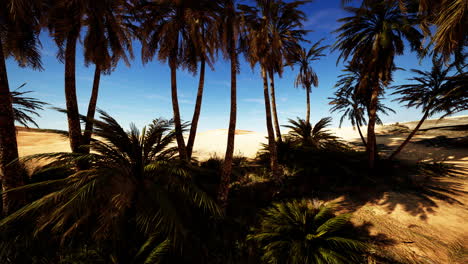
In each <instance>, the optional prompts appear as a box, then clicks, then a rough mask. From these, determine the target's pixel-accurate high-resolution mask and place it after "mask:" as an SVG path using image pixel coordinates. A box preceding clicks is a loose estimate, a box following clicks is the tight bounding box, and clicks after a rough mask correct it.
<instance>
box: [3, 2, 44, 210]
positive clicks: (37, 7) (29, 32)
mask: <svg viewBox="0 0 468 264" xmlns="http://www.w3.org/2000/svg"><path fill="white" fill-rule="evenodd" d="M25 6H27V8H25ZM40 18H41V4H40V3H39V2H38V1H20V0H18V1H11V0H6V1H2V2H1V3H0V157H1V158H0V173H2V175H3V176H2V190H3V191H6V190H8V189H10V188H15V187H18V186H21V185H23V179H22V176H21V175H20V172H19V169H18V167H17V165H15V164H10V163H11V162H12V161H14V160H16V159H18V145H17V141H16V128H15V112H14V110H13V105H12V97H11V93H10V87H9V83H8V76H7V69H6V64H5V60H6V59H7V58H8V57H10V56H12V57H13V58H14V59H15V60H16V61H17V62H18V64H19V65H20V66H21V67H32V68H33V69H42V65H41V60H40V54H39V51H38V46H39V39H38V34H39V29H40V27H39V20H40ZM2 197H3V199H2V201H3V213H5V214H9V213H10V212H12V211H13V210H14V209H15V208H16V207H17V205H18V204H19V203H21V195H17V194H5V195H3V196H2Z"/></svg>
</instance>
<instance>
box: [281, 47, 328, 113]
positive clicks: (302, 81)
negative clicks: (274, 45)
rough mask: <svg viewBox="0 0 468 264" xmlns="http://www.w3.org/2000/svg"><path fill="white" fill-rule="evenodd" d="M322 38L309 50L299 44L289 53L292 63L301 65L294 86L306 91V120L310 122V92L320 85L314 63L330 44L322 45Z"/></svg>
mask: <svg viewBox="0 0 468 264" xmlns="http://www.w3.org/2000/svg"><path fill="white" fill-rule="evenodd" d="M321 42H322V40H320V41H318V42H316V43H315V44H314V45H312V47H310V49H309V50H308V51H307V50H306V49H305V48H302V47H300V46H299V45H298V46H297V47H296V48H295V49H294V50H293V52H291V54H290V55H289V58H288V60H289V63H290V64H291V65H297V66H299V73H298V74H297V76H296V81H295V82H294V86H295V87H296V88H297V87H299V86H301V87H302V88H303V89H304V90H305V91H306V102H307V108H306V119H305V120H306V122H310V93H311V92H312V86H315V87H318V76H317V74H316V73H315V71H314V69H313V68H312V65H311V64H312V63H313V62H314V61H316V60H319V59H320V57H322V56H325V54H323V53H322V52H323V51H324V50H325V49H326V48H327V47H328V46H320V43H321Z"/></svg>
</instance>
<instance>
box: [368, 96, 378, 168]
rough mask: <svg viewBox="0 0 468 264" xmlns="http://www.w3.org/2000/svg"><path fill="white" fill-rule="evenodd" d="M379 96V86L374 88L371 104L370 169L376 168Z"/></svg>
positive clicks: (369, 125) (369, 129)
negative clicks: (376, 129) (376, 126)
mask: <svg viewBox="0 0 468 264" xmlns="http://www.w3.org/2000/svg"><path fill="white" fill-rule="evenodd" d="M378 96H379V89H378V87H374V89H372V95H371V99H370V104H369V114H368V115H369V124H368V126H367V157H368V162H369V169H374V165H375V158H376V155H377V144H376V137H375V122H376V120H377V101H378Z"/></svg>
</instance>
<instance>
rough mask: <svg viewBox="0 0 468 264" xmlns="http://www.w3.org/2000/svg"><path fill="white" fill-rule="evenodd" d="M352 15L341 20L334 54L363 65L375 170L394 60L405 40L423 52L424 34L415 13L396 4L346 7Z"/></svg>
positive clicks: (370, 157)
mask: <svg viewBox="0 0 468 264" xmlns="http://www.w3.org/2000/svg"><path fill="white" fill-rule="evenodd" d="M345 9H346V10H347V11H348V12H350V13H351V14H352V15H351V16H349V17H345V18H342V19H340V22H343V23H344V24H343V25H341V27H340V28H339V29H338V30H337V31H336V32H338V33H339V36H338V39H337V41H336V43H335V45H334V48H333V50H339V51H340V52H341V54H340V56H339V58H338V61H340V60H342V59H343V60H344V61H346V60H347V59H348V58H349V57H351V63H353V64H357V65H361V67H362V69H361V72H364V73H365V74H364V75H362V76H361V78H360V80H359V88H358V89H359V90H360V93H366V94H369V96H368V98H369V103H368V104H367V109H368V127H367V152H368V163H369V168H371V169H372V168H374V163H375V158H376V156H377V153H378V152H377V149H376V147H377V144H375V139H376V137H375V124H376V121H377V107H378V101H379V100H378V99H379V95H380V94H382V91H381V88H382V87H386V86H388V85H389V84H390V82H391V81H392V73H393V71H395V70H396V66H395V64H394V58H395V56H397V55H402V54H403V52H404V46H405V45H404V44H405V43H404V41H403V40H404V39H406V41H407V43H408V44H409V46H410V47H411V49H412V50H415V51H420V47H421V39H422V37H423V36H422V34H421V33H420V32H419V31H418V30H417V29H416V27H415V26H416V25H417V22H418V20H417V17H416V16H415V14H414V13H408V12H403V11H401V9H400V7H399V6H398V3H396V2H395V1H367V2H364V3H363V4H362V5H361V7H359V8H355V7H346V8H345Z"/></svg>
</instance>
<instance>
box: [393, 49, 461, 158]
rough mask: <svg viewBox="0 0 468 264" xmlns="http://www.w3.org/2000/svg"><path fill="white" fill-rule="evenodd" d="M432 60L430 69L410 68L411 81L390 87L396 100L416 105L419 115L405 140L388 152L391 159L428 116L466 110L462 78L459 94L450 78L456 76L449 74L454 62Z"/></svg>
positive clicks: (458, 87) (455, 84) (408, 105)
mask: <svg viewBox="0 0 468 264" xmlns="http://www.w3.org/2000/svg"><path fill="white" fill-rule="evenodd" d="M432 62H433V65H432V69H431V70H430V71H421V70H417V69H412V70H411V72H412V73H414V74H415V77H413V78H410V79H409V81H412V83H410V84H403V85H398V86H395V87H394V89H395V92H394V93H393V94H394V95H399V96H400V97H399V98H398V99H396V100H397V101H398V102H400V103H404V104H405V106H406V107H408V108H420V109H421V111H422V112H423V116H422V118H421V120H419V122H418V124H417V125H416V127H415V128H414V129H413V131H411V133H410V134H409V135H408V137H407V138H406V139H405V141H403V143H402V144H401V145H400V146H399V147H398V148H397V149H396V150H395V151H394V152H393V153H392V154H391V155H390V157H389V159H393V158H394V157H395V156H396V155H398V153H400V152H401V150H402V149H403V148H404V147H405V146H406V145H407V144H408V143H409V142H410V140H411V138H412V137H413V136H414V135H415V134H416V132H417V131H418V130H419V128H420V127H421V125H422V124H423V123H424V121H425V120H426V119H427V118H428V117H430V116H432V115H434V114H437V113H443V116H447V115H451V114H454V113H457V112H459V111H463V110H466V109H467V106H468V100H467V99H468V96H467V95H466V81H465V83H464V85H465V86H464V87H465V95H464V96H463V95H462V94H460V93H459V92H458V89H460V87H461V86H459V85H457V82H454V81H453V80H454V79H453V78H455V79H456V78H457V76H458V75H456V76H455V77H450V76H449V74H450V72H451V70H452V69H453V68H454V66H455V65H454V64H452V65H449V66H444V63H443V61H442V59H436V58H434V59H433V60H432ZM465 78H466V74H465Z"/></svg>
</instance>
